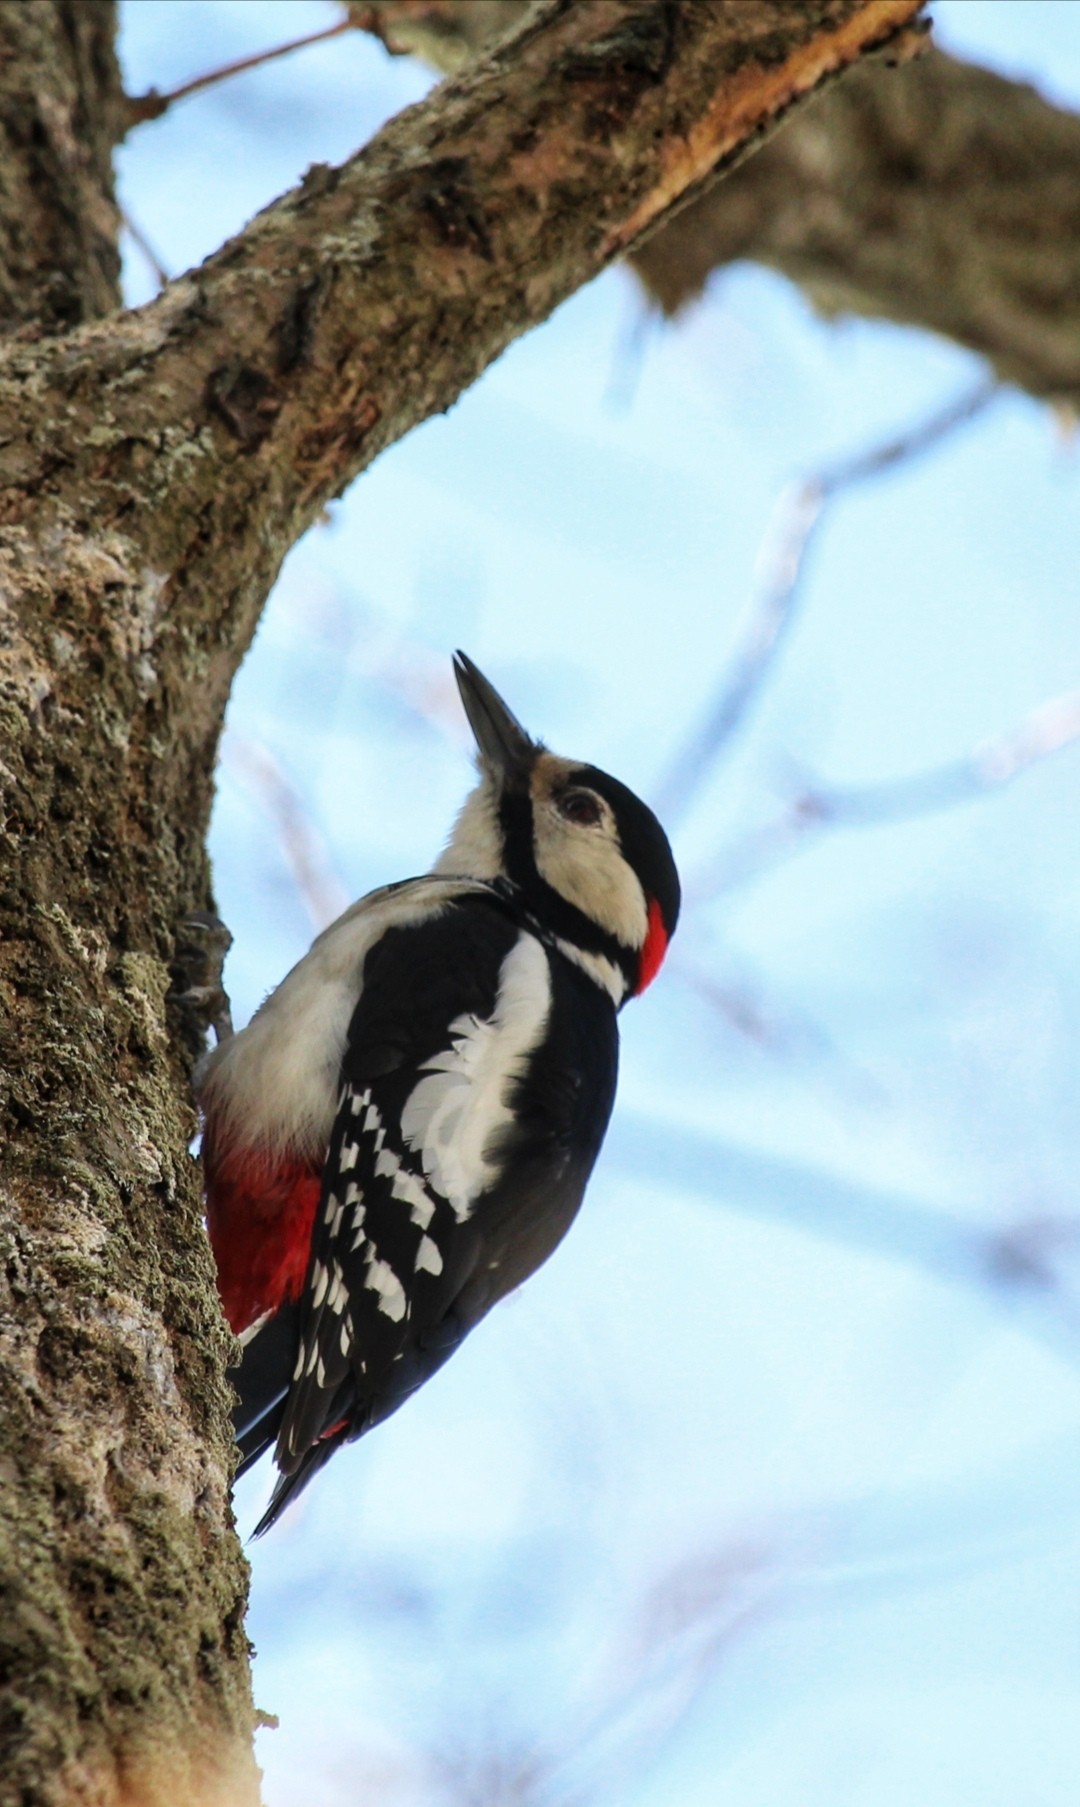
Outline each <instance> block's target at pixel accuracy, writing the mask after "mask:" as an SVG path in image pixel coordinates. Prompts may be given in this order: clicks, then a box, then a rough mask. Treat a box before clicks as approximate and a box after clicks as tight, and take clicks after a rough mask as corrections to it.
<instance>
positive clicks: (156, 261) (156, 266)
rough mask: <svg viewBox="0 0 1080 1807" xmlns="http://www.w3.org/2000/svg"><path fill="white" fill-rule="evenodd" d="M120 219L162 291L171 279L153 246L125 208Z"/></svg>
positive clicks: (121, 210)
mask: <svg viewBox="0 0 1080 1807" xmlns="http://www.w3.org/2000/svg"><path fill="white" fill-rule="evenodd" d="M120 218H121V220H122V222H123V226H124V231H125V232H126V233H127V235H128V237H129V238H130V240H131V242H132V244H133V245H134V246H135V249H136V250H137V251H138V252H139V254H140V256H142V257H143V258H144V259H145V261H146V263H147V264H148V265H149V267H150V271H151V274H152V275H153V278H154V281H155V282H156V283H157V285H158V288H159V289H163V288H164V287H165V284H166V283H167V282H169V281H171V277H170V275H169V272H168V270H167V269H166V268H165V265H164V264H163V263H162V261H161V259H160V257H159V256H158V254H157V252H156V251H155V250H154V247H153V245H152V244H151V243H150V240H149V239H148V238H147V236H146V234H145V232H144V231H143V229H142V227H141V226H140V225H138V224H137V223H136V221H135V220H134V219H133V218H132V215H131V213H130V212H129V211H128V209H127V208H126V207H121V209H120Z"/></svg>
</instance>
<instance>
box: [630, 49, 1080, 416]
mask: <svg viewBox="0 0 1080 1807" xmlns="http://www.w3.org/2000/svg"><path fill="white" fill-rule="evenodd" d="M740 258H749V259H751V260H753V261H755V262H758V263H765V264H768V265H769V266H770V267H771V268H773V269H776V270H779V271H780V272H781V274H782V275H784V276H788V277H790V278H791V280H792V281H793V282H796V283H798V284H799V285H800V287H802V288H803V289H804V290H805V291H806V293H807V295H808V296H809V297H810V299H811V300H812V301H813V302H814V304H815V306H817V307H818V308H819V309H821V311H822V312H824V313H826V314H837V313H852V314H863V315H869V316H878V317H880V318H882V319H887V320H896V321H900V322H903V323H905V324H908V325H912V326H921V327H928V328H930V329H931V330H932V331H934V332H938V333H943V334H944V335H945V336H946V337H948V338H950V339H955V340H956V341H957V343H958V344H960V345H964V346H967V347H969V348H970V350H972V351H976V352H979V353H981V355H982V356H984V357H985V358H986V359H987V360H988V361H989V363H990V364H991V365H992V366H993V368H994V370H995V372H996V373H997V375H998V376H999V377H1001V378H1003V379H1005V380H1006V381H1008V382H1011V383H1016V384H1017V385H1019V387H1020V388H1022V389H1028V390H1030V391H1031V393H1032V394H1033V395H1038V396H1046V397H1049V398H1052V399H1054V400H1058V401H1067V402H1069V403H1071V404H1072V406H1074V407H1076V406H1080V118H1077V117H1076V116H1075V115H1074V114H1071V113H1066V112H1064V111H1063V110H1062V109H1060V108H1058V107H1054V106H1051V105H1050V104H1049V102H1047V101H1045V100H1043V99H1042V97H1041V96H1040V95H1039V94H1037V93H1036V92H1035V90H1034V89H1033V88H1030V87H1027V86H1026V85H1025V84H1023V83H1021V82H1010V81H1006V80H1004V79H1003V78H1002V77H1001V76H998V75H994V74H991V72H990V71H989V70H986V69H978V68H975V67H973V66H972V65H970V64H967V63H961V62H957V61H956V60H955V59H953V58H952V57H947V56H943V55H942V54H940V53H939V52H931V53H930V54H929V55H928V56H926V57H920V58H919V59H918V60H917V61H916V62H914V63H911V64H910V65H909V66H908V67H906V68H904V69H901V70H897V71H890V70H887V69H881V68H878V67H875V66H873V65H867V66H866V67H864V68H862V69H857V70H853V71H852V72H851V73H850V75H848V76H845V78H844V80H843V82H841V83H839V84H838V85H837V86H836V88H835V89H833V90H832V91H831V92H830V93H829V94H827V95H825V96H823V97H822V98H821V99H820V100H819V101H817V102H816V103H815V104H814V106H813V107H812V108H809V109H807V110H806V111H805V112H804V113H802V114H800V115H799V117H798V118H797V119H794V120H792V121H791V122H790V124H789V125H787V126H786V127H785V128H784V130H783V131H782V132H780V133H778V134H777V136H776V137H775V138H774V139H773V140H772V141H771V142H770V143H769V144H768V145H766V146H765V147H764V148H763V149H762V151H761V152H760V153H759V154H758V156H756V157H754V158H752V159H751V160H750V161H748V162H747V163H745V164H744V165H743V167H742V168H741V169H739V170H737V171H736V172H734V174H733V175H732V177H731V179H730V180H729V181H727V182H725V183H723V184H721V185H718V186H717V187H716V188H714V189H712V190H711V191H710V192H709V193H708V194H707V195H704V196H702V197H701V198H700V199H699V200H697V201H695V202H694V203H693V204H692V205H691V206H690V207H688V208H687V209H686V211H685V212H684V213H682V214H680V215H679V217H678V218H677V219H675V220H673V221H672V222H671V223H670V225H668V226H667V227H665V229H664V231H663V232H662V233H658V234H657V235H656V237H654V238H653V239H651V240H650V241H649V243H648V244H647V245H644V246H642V247H640V248H639V250H638V251H637V252H636V253H635V256H634V263H635V267H636V268H637V270H638V271H639V273H640V275H641V276H642V278H643V280H644V281H645V283H646V285H647V286H648V287H649V289H650V290H651V291H652V293H653V294H654V295H655V296H656V297H657V299H658V300H659V301H660V303H661V305H662V306H663V307H664V308H665V309H666V310H667V311H668V312H669V313H670V312H674V311H675V310H676V309H678V308H679V307H681V306H683V305H684V304H685V303H686V302H687V301H688V300H689V299H691V298H692V297H693V296H694V295H695V294H696V293H698V291H699V290H700V289H701V288H702V286H703V285H704V283H705V281H706V280H707V278H708V276H709V274H710V272H711V271H713V270H715V269H717V268H719V267H721V266H724V265H727V264H730V263H732V262H734V261H736V260H737V259H740Z"/></svg>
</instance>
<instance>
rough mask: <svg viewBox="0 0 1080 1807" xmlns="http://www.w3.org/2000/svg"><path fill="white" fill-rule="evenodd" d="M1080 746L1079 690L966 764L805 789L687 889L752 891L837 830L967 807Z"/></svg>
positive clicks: (698, 895) (702, 897)
mask: <svg viewBox="0 0 1080 1807" xmlns="http://www.w3.org/2000/svg"><path fill="white" fill-rule="evenodd" d="M1078 740H1080V690H1070V691H1066V692H1065V694H1064V695H1062V696H1059V697H1053V698H1052V699H1051V700H1050V701H1049V702H1045V703H1041V704H1040V705H1039V707H1038V708H1037V709H1033V710H1032V711H1031V713H1030V715H1026V716H1024V718H1023V720H1022V721H1021V722H1019V723H1018V725H1017V726H1016V727H1015V728H1010V729H1008V730H1007V731H1006V732H1005V733H1003V734H999V735H996V736H995V737H994V738H993V739H992V740H988V741H984V742H983V744H982V745H981V746H978V747H976V748H975V749H974V750H973V751H972V752H971V753H969V754H968V755H967V756H966V757H965V758H962V759H957V760H953V761H950V762H949V763H948V764H946V765H941V766H936V767H934V768H933V769H932V770H931V771H929V772H921V773H917V774H916V775H915V776H914V777H911V778H898V779H895V780H894V781H893V782H891V783H888V784H870V785H863V786H851V787H847V788H844V787H840V786H831V785H823V784H821V783H818V782H816V781H808V782H807V783H805V784H803V785H802V786H800V788H799V789H798V790H797V791H796V793H795V795H794V796H793V797H792V798H791V800H790V802H789V803H787V804H786V805H785V807H784V809H783V810H782V811H781V812H780V814H779V815H778V816H776V817H775V818H774V819H773V820H772V821H771V822H766V823H764V824H762V826H761V827H759V828H755V829H753V830H752V831H751V833H750V834H748V835H747V836H746V837H745V839H743V840H742V841H740V842H737V843H736V844H735V845H734V846H733V847H730V848H728V849H727V851H726V852H724V853H722V854H721V855H720V857H719V859H718V860H716V861H715V863H714V864H712V865H711V866H708V867H706V869H705V871H704V873H702V874H700V875H699V876H698V877H697V878H696V879H695V880H694V881H693V883H692V885H691V887H690V895H691V896H692V898H693V899H694V901H695V902H697V903H702V902H705V901H707V900H709V899H711V898H715V897H718V896H722V895H725V894H726V893H727V892H729V891H733V890H735V889H736V888H737V887H739V886H740V885H745V884H749V883H751V882H752V881H753V880H754V879H756V878H759V877H761V875H762V874H763V873H765V872H768V871H771V870H772V868H773V867H775V866H778V865H780V864H781V863H782V862H783V861H785V860H789V859H791V858H793V857H794V855H795V854H797V853H802V852H804V851H805V849H806V848H808V847H810V846H812V845H813V844H814V842H815V841H817V840H818V839H820V837H821V836H822V835H824V834H827V833H831V832H832V831H833V830H835V829H841V828H878V827H881V826H882V825H883V824H886V823H889V822H903V821H911V820H914V819H915V818H917V817H919V816H926V815H931V814H933V813H934V812H935V811H936V810H939V809H951V808H953V807H955V806H956V805H957V804H961V803H971V802H973V801H975V800H976V799H977V798H979V797H982V796H985V795H986V794H987V792H989V791H995V790H1000V789H1002V788H1003V787H1004V786H1005V785H1007V784H1011V783H1012V781H1013V779H1014V778H1019V777H1020V776H1021V775H1022V774H1023V773H1024V772H1027V771H1030V769H1031V767H1032V766H1034V765H1037V764H1038V763H1039V762H1040V761H1041V760H1044V759H1049V758H1050V757H1051V755H1052V754H1054V753H1060V752H1062V751H1063V750H1064V749H1065V748H1066V747H1070V746H1073V745H1075V744H1076V742H1077V741H1078Z"/></svg>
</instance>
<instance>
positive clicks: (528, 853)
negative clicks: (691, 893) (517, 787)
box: [499, 767, 662, 991]
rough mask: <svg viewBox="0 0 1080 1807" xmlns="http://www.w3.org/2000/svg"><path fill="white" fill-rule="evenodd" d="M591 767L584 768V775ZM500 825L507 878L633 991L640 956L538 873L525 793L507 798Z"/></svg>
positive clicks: (543, 916) (551, 925)
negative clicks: (614, 969)
mask: <svg viewBox="0 0 1080 1807" xmlns="http://www.w3.org/2000/svg"><path fill="white" fill-rule="evenodd" d="M587 769H588V768H585V767H583V768H582V770H583V771H585V770H587ZM575 776H576V775H575ZM585 782H587V781H585ZM596 788H597V789H598V788H599V787H598V786H597V787H596ZM499 821H500V823H501V825H502V831H503V847H504V857H505V861H506V875H507V877H508V878H509V879H510V880H511V881H512V882H513V883H514V884H515V885H517V886H518V888H519V890H520V891H521V892H522V893H523V895H524V898H525V901H526V904H527V905H528V907H529V909H530V910H532V911H533V913H534V914H535V915H536V916H537V917H538V918H539V920H540V922H542V923H543V925H544V927H545V928H547V929H550V931H551V933H552V934H554V935H558V936H560V937H561V938H562V940H564V941H569V942H570V943H571V945H572V946H573V947H579V948H581V949H582V951H583V952H584V953H588V954H602V955H603V956H604V958H605V959H607V960H610V961H611V963H612V965H613V966H615V967H617V968H618V970H619V971H620V972H621V973H622V974H623V976H624V977H625V979H626V985H627V990H628V991H633V989H634V987H635V985H636V984H637V979H638V955H637V952H636V951H635V950H634V949H633V948H627V947H624V946H623V944H622V942H621V941H619V940H617V939H616V937H615V936H614V935H609V934H608V932H607V930H606V929H602V928H601V927H600V924H599V923H598V922H594V921H593V919H592V917H591V916H586V914H585V912H584V910H579V909H578V908H577V905H576V904H572V903H570V902H569V901H568V899H567V898H565V897H563V895H562V893H561V892H559V891H556V890H555V888H554V886H553V885H549V884H548V882H547V879H546V878H541V876H540V874H539V872H538V871H537V869H536V850H535V846H534V842H533V818H532V801H531V799H530V798H529V797H527V796H522V795H521V794H520V793H519V794H517V795H514V794H513V793H512V792H510V793H508V794H506V795H504V796H503V797H502V799H501V801H500V803H499ZM661 907H662V906H661Z"/></svg>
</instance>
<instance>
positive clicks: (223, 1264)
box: [203, 1129, 321, 1336]
mask: <svg viewBox="0 0 1080 1807" xmlns="http://www.w3.org/2000/svg"><path fill="white" fill-rule="evenodd" d="M203 1165H204V1167H205V1169H206V1225H207V1229H208V1230H209V1232H210V1242H211V1245H212V1247H213V1250H214V1259H215V1260H216V1262H217V1270H218V1291H219V1292H220V1294H221V1303H222V1305H223V1306H224V1308H225V1316H226V1317H227V1318H228V1320H229V1324H230V1326H231V1328H232V1330H233V1333H234V1335H236V1336H239V1334H240V1332H241V1331H242V1330H246V1329H247V1327H248V1325H249V1324H253V1323H254V1322H255V1320H256V1319H257V1318H261V1317H262V1316H263V1314H264V1313H265V1312H268V1311H277V1310H278V1309H279V1307H280V1306H282V1305H283V1304H285V1303H286V1302H287V1301H291V1300H295V1299H298V1298H299V1297H300V1294H301V1292H302V1291H303V1286H304V1277H305V1275H306V1273H307V1266H308V1256H309V1254H310V1251H311V1233H312V1226H313V1225H314V1222H315V1212H316V1211H317V1209H318V1205H319V1192H320V1186H321V1176H320V1174H319V1172H318V1171H317V1170H316V1169H313V1168H312V1167H311V1165H310V1164H309V1163H307V1162H303V1161H297V1160H295V1159H294V1160H291V1161H290V1160H289V1159H287V1158H286V1159H278V1160H276V1161H271V1160H269V1159H268V1158H267V1157H266V1155H264V1154H260V1153H259V1152H258V1151H253V1150H251V1149H229V1150H228V1152H226V1153H223V1154H219V1153H218V1152H217V1150H216V1149H215V1148H214V1144H213V1137H212V1135H211V1133H210V1131H209V1129H208V1130H207V1133H206V1135H205V1136H204V1138H203Z"/></svg>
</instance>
